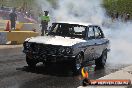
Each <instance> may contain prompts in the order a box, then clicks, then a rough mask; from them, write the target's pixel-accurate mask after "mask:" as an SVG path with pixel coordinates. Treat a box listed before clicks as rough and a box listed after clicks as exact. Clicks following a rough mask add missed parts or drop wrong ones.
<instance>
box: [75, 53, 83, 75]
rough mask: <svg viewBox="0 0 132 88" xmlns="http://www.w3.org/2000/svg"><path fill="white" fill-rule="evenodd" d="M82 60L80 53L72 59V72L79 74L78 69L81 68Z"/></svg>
mask: <svg viewBox="0 0 132 88" xmlns="http://www.w3.org/2000/svg"><path fill="white" fill-rule="evenodd" d="M82 62H83V56H82V55H81V54H78V55H77V56H76V58H75V60H74V64H73V74H74V75H76V74H79V73H80V70H81V68H82Z"/></svg>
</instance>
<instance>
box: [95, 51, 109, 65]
mask: <svg viewBox="0 0 132 88" xmlns="http://www.w3.org/2000/svg"><path fill="white" fill-rule="evenodd" d="M106 60H107V51H104V52H103V53H102V55H101V57H100V58H98V59H96V60H95V64H96V66H97V67H104V66H105V63H106Z"/></svg>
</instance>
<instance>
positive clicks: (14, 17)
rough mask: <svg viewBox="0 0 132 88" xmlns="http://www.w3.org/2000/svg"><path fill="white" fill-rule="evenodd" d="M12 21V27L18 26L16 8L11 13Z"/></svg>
mask: <svg viewBox="0 0 132 88" xmlns="http://www.w3.org/2000/svg"><path fill="white" fill-rule="evenodd" d="M9 17H10V22H11V29H13V28H14V30H15V27H16V20H17V14H16V13H15V8H14V9H13V10H12V12H11V13H10V14H9Z"/></svg>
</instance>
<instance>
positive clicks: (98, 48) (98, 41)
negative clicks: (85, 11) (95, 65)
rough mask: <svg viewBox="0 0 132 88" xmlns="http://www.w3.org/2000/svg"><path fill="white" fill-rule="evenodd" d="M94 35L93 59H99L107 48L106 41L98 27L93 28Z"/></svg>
mask: <svg viewBox="0 0 132 88" xmlns="http://www.w3.org/2000/svg"><path fill="white" fill-rule="evenodd" d="M94 33H95V47H94V48H95V53H94V56H95V58H99V57H100V56H101V55H102V52H103V51H104V50H105V48H106V46H107V42H108V40H107V39H105V38H104V34H103V32H102V30H101V28H100V27H99V26H94Z"/></svg>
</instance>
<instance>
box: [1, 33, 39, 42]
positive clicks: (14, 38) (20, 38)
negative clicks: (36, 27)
mask: <svg viewBox="0 0 132 88" xmlns="http://www.w3.org/2000/svg"><path fill="white" fill-rule="evenodd" d="M38 35H39V33H38V32H33V31H11V32H9V31H0V44H7V42H9V41H11V42H13V43H16V44H22V43H23V42H24V41H25V39H26V38H30V37H36V36H38Z"/></svg>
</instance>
